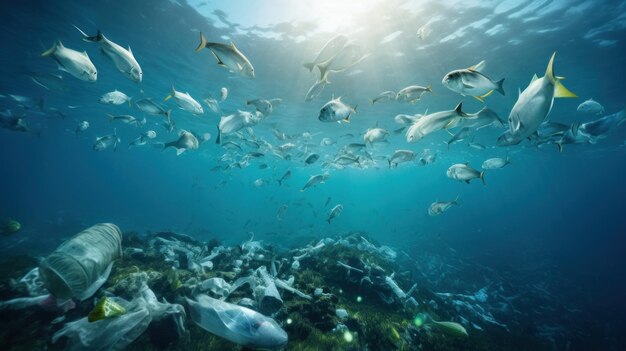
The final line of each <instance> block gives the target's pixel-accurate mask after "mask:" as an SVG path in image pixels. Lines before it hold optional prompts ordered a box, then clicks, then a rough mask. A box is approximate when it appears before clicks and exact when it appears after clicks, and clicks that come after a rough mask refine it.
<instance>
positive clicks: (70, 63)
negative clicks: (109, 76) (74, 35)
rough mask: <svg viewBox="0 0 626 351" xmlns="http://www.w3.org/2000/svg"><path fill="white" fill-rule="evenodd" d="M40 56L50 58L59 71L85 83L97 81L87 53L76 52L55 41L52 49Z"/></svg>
mask: <svg viewBox="0 0 626 351" xmlns="http://www.w3.org/2000/svg"><path fill="white" fill-rule="evenodd" d="M41 56H50V57H52V58H53V59H54V60H55V61H56V62H57V64H58V65H59V69H60V70H61V71H64V72H67V73H69V74H71V75H73V76H74V77H76V78H78V79H80V80H84V81H87V82H95V81H96V80H98V70H96V66H94V65H93V63H92V62H91V60H90V59H89V55H87V52H85V51H83V52H78V51H76V50H72V49H69V48H66V47H65V46H63V43H61V41H59V40H57V41H56V42H55V43H54V45H52V47H51V48H50V49H48V50H46V51H44V52H43V53H42V54H41Z"/></svg>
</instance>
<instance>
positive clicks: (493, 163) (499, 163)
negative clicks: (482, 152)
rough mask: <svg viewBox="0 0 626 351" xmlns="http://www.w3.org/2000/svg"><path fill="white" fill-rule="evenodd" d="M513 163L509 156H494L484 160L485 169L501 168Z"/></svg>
mask: <svg viewBox="0 0 626 351" xmlns="http://www.w3.org/2000/svg"><path fill="white" fill-rule="evenodd" d="M509 163H511V160H510V159H509V156H507V157H506V158H501V157H494V158H490V159H488V160H485V162H483V166H482V167H483V169H499V168H502V167H504V166H506V165H508V164H509Z"/></svg>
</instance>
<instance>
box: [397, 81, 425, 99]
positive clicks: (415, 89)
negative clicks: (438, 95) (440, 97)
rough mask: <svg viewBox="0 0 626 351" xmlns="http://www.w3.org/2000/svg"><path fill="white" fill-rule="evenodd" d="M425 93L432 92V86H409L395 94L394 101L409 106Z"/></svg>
mask: <svg viewBox="0 0 626 351" xmlns="http://www.w3.org/2000/svg"><path fill="white" fill-rule="evenodd" d="M426 92H431V93H432V92H433V88H432V84H430V85H429V86H427V87H422V86H419V85H410V86H408V87H406V88H403V89H401V90H400V91H399V92H398V93H397V94H396V101H398V102H408V103H410V104H412V103H415V102H417V101H419V100H420V99H421V98H422V95H424V94H425V93H426Z"/></svg>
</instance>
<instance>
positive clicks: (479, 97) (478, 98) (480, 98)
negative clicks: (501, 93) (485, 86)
mask: <svg viewBox="0 0 626 351" xmlns="http://www.w3.org/2000/svg"><path fill="white" fill-rule="evenodd" d="M492 91H493V90H492ZM474 99H476V100H478V101H480V102H482V103H484V102H485V99H484V98H483V97H482V96H474Z"/></svg>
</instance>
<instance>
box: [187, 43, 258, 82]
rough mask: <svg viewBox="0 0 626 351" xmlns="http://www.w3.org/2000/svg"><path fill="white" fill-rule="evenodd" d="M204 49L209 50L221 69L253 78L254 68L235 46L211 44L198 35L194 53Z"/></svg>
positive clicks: (231, 44)
mask: <svg viewBox="0 0 626 351" xmlns="http://www.w3.org/2000/svg"><path fill="white" fill-rule="evenodd" d="M204 48H207V49H209V50H211V53H212V54H213V56H215V59H216V60H217V64H218V65H220V66H221V67H225V68H228V70H230V71H231V72H234V73H237V74H239V75H241V76H244V77H247V78H254V67H252V63H250V60H248V58H247V57H246V56H244V54H242V53H241V51H239V49H237V47H236V46H235V44H233V43H230V45H229V44H223V43H211V42H208V41H207V40H206V38H205V37H204V35H202V33H200V45H198V47H197V48H196V51H200V50H202V49H204Z"/></svg>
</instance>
